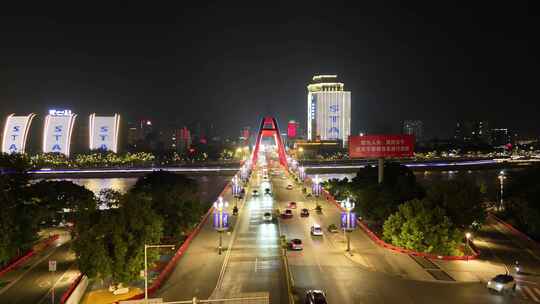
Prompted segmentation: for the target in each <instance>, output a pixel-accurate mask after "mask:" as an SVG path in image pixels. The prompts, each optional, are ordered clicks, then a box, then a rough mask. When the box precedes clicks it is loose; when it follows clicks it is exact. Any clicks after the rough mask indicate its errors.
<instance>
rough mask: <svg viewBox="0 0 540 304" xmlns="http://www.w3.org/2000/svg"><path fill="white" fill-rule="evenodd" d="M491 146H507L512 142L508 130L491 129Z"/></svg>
mask: <svg viewBox="0 0 540 304" xmlns="http://www.w3.org/2000/svg"><path fill="white" fill-rule="evenodd" d="M490 135H491V141H490V143H491V145H492V146H497V147H500V146H505V145H507V144H509V143H511V142H512V140H511V136H510V132H508V129H491V134H490Z"/></svg>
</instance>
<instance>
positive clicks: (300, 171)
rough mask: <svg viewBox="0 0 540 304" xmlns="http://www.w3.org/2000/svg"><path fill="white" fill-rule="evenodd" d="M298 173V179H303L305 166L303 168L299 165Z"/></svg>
mask: <svg viewBox="0 0 540 304" xmlns="http://www.w3.org/2000/svg"><path fill="white" fill-rule="evenodd" d="M298 175H299V177H300V181H302V182H303V181H304V179H305V178H306V168H304V167H303V166H300V168H298Z"/></svg>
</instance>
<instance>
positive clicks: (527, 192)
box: [500, 167, 540, 239]
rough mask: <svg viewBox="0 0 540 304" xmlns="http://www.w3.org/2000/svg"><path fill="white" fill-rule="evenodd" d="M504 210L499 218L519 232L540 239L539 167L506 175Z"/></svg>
mask: <svg viewBox="0 0 540 304" xmlns="http://www.w3.org/2000/svg"><path fill="white" fill-rule="evenodd" d="M507 181H508V182H507V186H506V187H505V197H504V207H505V208H504V210H503V211H501V212H500V216H502V217H504V218H505V220H507V221H509V222H510V223H511V224H513V225H514V226H516V227H518V228H519V229H520V230H521V231H524V232H525V233H527V234H529V235H530V236H532V237H533V238H535V239H540V203H539V202H540V182H539V181H540V167H532V168H528V169H522V170H518V171H512V172H510V173H509V174H507Z"/></svg>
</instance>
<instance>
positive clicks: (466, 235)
mask: <svg viewBox="0 0 540 304" xmlns="http://www.w3.org/2000/svg"><path fill="white" fill-rule="evenodd" d="M465 238H466V239H467V248H470V245H469V239H470V238H471V233H470V232H467V233H465ZM468 261H469V255H468V254H467V262H468Z"/></svg>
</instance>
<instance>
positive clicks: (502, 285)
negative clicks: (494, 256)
mask: <svg viewBox="0 0 540 304" xmlns="http://www.w3.org/2000/svg"><path fill="white" fill-rule="evenodd" d="M487 288H488V289H489V290H494V291H496V292H505V291H515V290H516V281H515V280H514V277H513V276H511V275H509V274H498V275H496V276H495V277H494V278H493V279H491V280H489V281H488V282H487Z"/></svg>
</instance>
